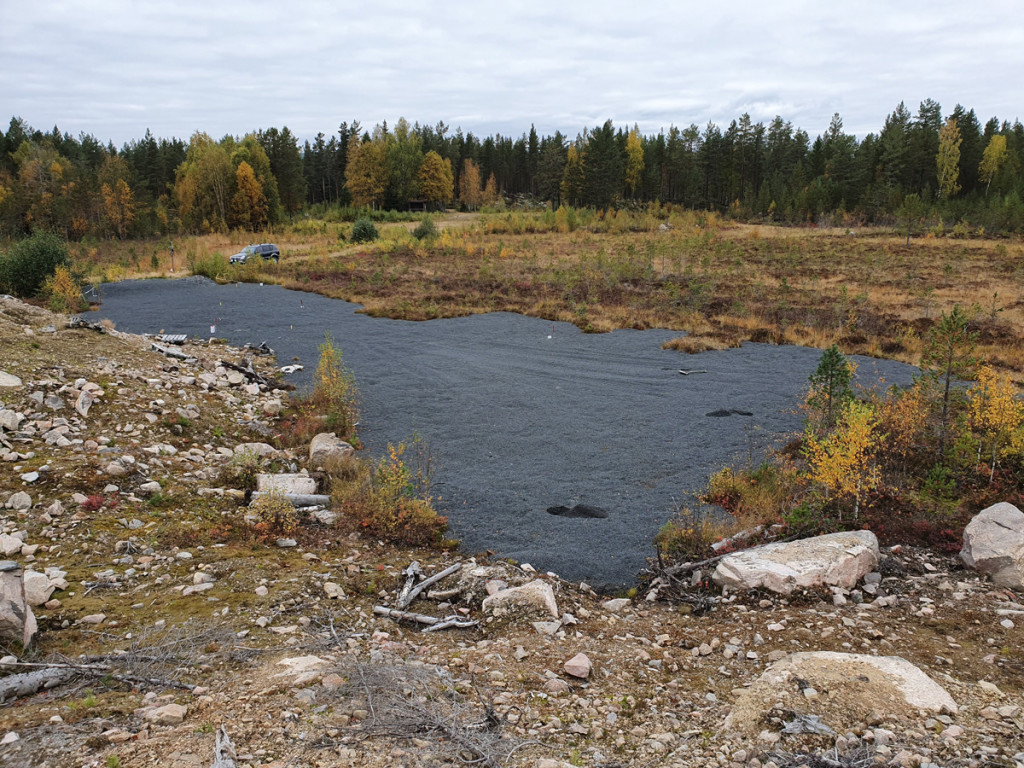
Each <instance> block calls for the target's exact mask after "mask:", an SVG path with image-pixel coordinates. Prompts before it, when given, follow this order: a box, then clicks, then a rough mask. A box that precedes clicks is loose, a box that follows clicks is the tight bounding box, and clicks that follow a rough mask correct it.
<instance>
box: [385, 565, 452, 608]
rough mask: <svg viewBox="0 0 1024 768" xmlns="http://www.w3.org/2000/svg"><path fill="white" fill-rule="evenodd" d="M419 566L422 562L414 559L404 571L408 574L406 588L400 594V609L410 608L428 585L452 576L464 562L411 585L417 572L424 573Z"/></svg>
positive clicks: (420, 574)
mask: <svg viewBox="0 0 1024 768" xmlns="http://www.w3.org/2000/svg"><path fill="white" fill-rule="evenodd" d="M413 566H416V568H415V571H413ZM419 567H420V564H419V563H417V562H416V561H415V560H414V561H413V562H412V563H410V564H409V567H408V568H406V569H405V570H404V571H403V572H402V573H404V574H405V575H406V582H405V588H404V589H403V590H402V593H401V594H400V595H399V596H398V603H397V605H398V607H399V608H400V609H403V610H404V609H405V608H408V607H409V605H410V604H411V603H412V601H413V600H415V599H416V598H417V597H419V595H420V593H421V592H422V591H423V590H425V589H426V588H427V587H429V586H431V585H432V584H436V583H437V582H439V581H440V580H441V579H443V578H445V577H447V576H451V575H452V574H453V573H455V572H456V571H458V570H459V569H460V568H462V563H455V565H450V566H448V567H447V568H445V569H444V570H443V571H441V572H440V573H436V574H434V575H433V576H431V577H430V578H427V579H424V580H423V581H421V582H420V583H419V584H416V586H411V584H410V581H412V580H415V578H416V574H418V575H419V576H422V575H423V573H422V571H420V570H419Z"/></svg>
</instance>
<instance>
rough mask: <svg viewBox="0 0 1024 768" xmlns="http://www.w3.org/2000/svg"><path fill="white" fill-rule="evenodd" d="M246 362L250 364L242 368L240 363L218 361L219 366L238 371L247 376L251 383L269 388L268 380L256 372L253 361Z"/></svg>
mask: <svg viewBox="0 0 1024 768" xmlns="http://www.w3.org/2000/svg"><path fill="white" fill-rule="evenodd" d="M246 362H247V363H248V365H245V366H242V365H239V364H238V363H232V362H231V361H229V360H218V361H217V365H223V366H224V367H225V368H230V369H231V370H232V371H238V372H239V373H240V374H242V375H243V376H245V378H247V379H248V380H249V381H253V382H256V383H257V384H263V385H264V386H267V385H268V383H269V382H268V381H267V378H266V377H265V376H262V375H261V374H259V373H256V371H255V370H254V369H253V367H252V361H251V360H247V361H246Z"/></svg>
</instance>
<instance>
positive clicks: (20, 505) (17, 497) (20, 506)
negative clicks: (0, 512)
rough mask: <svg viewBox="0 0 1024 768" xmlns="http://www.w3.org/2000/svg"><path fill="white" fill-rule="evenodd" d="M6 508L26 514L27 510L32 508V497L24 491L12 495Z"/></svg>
mask: <svg viewBox="0 0 1024 768" xmlns="http://www.w3.org/2000/svg"><path fill="white" fill-rule="evenodd" d="M5 506H6V507H7V508H8V509H13V510H14V511H16V512H24V511H25V510H27V509H31V508H32V497H31V496H29V495H28V494H27V493H25V492H24V491H18V492H17V493H12V494H11V495H10V497H8V499H7V504H6V505H5Z"/></svg>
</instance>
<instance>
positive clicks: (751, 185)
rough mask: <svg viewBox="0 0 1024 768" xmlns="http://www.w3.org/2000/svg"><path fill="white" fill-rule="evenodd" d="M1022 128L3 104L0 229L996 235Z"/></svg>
mask: <svg viewBox="0 0 1024 768" xmlns="http://www.w3.org/2000/svg"><path fill="white" fill-rule="evenodd" d="M1022 199H1024V125H1022V124H1021V123H1020V121H1019V120H1015V121H1014V122H1012V123H1011V122H1009V121H1006V120H1002V121H1001V120H1000V119H999V118H997V117H992V118H989V119H987V120H986V121H985V123H984V124H982V122H981V121H980V120H979V118H978V116H977V115H976V114H975V112H974V110H973V109H967V108H965V107H963V106H960V105H957V106H956V107H955V108H953V110H952V111H950V112H949V113H948V114H945V115H943V111H942V108H941V106H940V105H939V104H938V103H936V102H934V101H932V100H925V101H924V102H922V103H921V104H920V105H919V107H918V109H917V111H916V113H912V112H911V111H910V109H909V108H908V107H906V105H905V104H903V103H901V104H899V105H898V106H897V107H896V108H895V109H894V110H893V111H892V113H891V114H889V115H888V116H886V117H885V118H884V120H883V122H882V125H881V126H880V128H879V130H878V131H877V132H876V133H869V134H868V135H866V136H865V137H863V138H862V139H858V138H857V137H856V136H854V135H851V134H849V133H846V132H845V131H844V128H843V121H842V119H841V117H840V116H839V115H838V114H836V115H834V116H833V118H832V121H831V123H830V125H829V126H828V129H827V130H826V131H825V132H824V133H822V134H821V135H818V136H815V137H814V138H812V137H811V136H810V135H809V134H808V133H807V131H805V130H803V129H802V128H799V127H795V126H793V125H792V124H791V123H790V122H787V121H786V120H785V119H784V118H783V117H776V118H775V119H773V120H772V121H771V122H769V123H768V124H765V123H755V122H753V120H752V119H751V118H750V116H749V115H747V114H744V115H742V116H741V117H739V118H738V119H736V120H733V121H732V122H731V123H730V124H729V125H728V126H727V127H725V128H723V127H721V126H719V125H716V124H714V123H708V124H707V125H705V126H703V127H701V126H698V125H696V124H691V125H689V126H688V127H685V128H678V127H676V126H672V127H670V128H669V129H668V130H667V131H661V132H659V133H657V134H655V135H644V134H641V133H640V132H639V131H638V129H637V128H636V127H633V128H629V127H628V126H615V125H613V123H612V122H611V121H610V120H609V121H607V122H605V123H604V124H603V125H601V126H599V127H594V128H589V129H584V130H583V131H581V132H580V133H578V134H577V135H576V136H575V138H570V137H569V136H566V135H563V134H562V133H560V132H556V133H555V134H554V135H551V136H539V135H538V133H537V131H536V130H535V129H534V128H533V127H531V128H530V130H529V132H527V133H523V134H522V135H521V136H519V137H512V136H502V135H494V136H487V137H485V138H482V139H481V138H479V137H477V136H475V135H474V134H472V133H463V132H462V131H461V130H460V129H455V130H452V129H451V128H450V127H449V126H447V125H445V124H444V123H438V124H437V125H434V126H429V125H420V124H419V123H414V124H410V123H409V122H408V121H406V120H405V119H404V118H403V119H400V120H399V121H398V122H397V123H396V124H395V125H394V126H389V125H388V124H387V123H384V124H381V125H377V126H375V127H374V128H373V129H372V130H366V129H364V128H363V127H362V126H361V125H360V124H359V122H357V121H353V122H352V123H348V122H343V123H341V124H340V125H339V127H338V129H337V130H336V131H335V132H334V133H332V134H331V135H326V134H324V133H320V134H317V136H316V137H315V138H314V139H313V140H312V141H304V142H300V141H299V139H298V138H297V137H296V136H295V135H294V134H293V133H292V132H291V131H290V130H289V129H288V128H287V127H282V128H267V129H260V130H256V131H254V132H252V133H249V134H246V135H245V136H243V137H240V138H239V137H234V136H225V137H223V138H221V139H219V140H216V139H214V138H212V137H211V136H209V135H208V134H206V133H202V132H196V133H195V134H193V135H192V136H191V137H190V138H189V139H188V140H187V141H186V140H184V139H182V138H178V137H172V138H156V137H154V136H153V135H152V134H151V133H150V132H149V131H147V132H146V133H145V135H144V136H142V137H140V138H138V139H136V140H132V141H130V142H128V143H126V144H125V145H124V146H122V147H120V148H117V147H115V146H114V145H113V143H111V142H107V143H106V144H104V143H103V142H102V141H101V140H100V139H98V138H96V137H94V136H91V135H87V134H85V133H82V134H80V135H79V136H78V137H77V138H76V137H74V136H73V135H71V133H69V132H66V131H64V132H62V131H61V130H60V128H58V127H54V128H53V129H52V130H50V131H48V132H46V131H42V130H37V129H35V128H33V127H31V126H29V125H28V124H26V123H25V121H23V120H22V119H20V118H17V117H15V118H12V119H11V121H10V125H9V126H8V129H7V130H6V132H0V235H3V236H6V237H8V238H15V239H17V238H20V237H22V236H24V235H27V234H30V233H33V232H36V231H40V230H48V231H53V232H56V233H57V234H60V235H62V236H63V237H65V238H68V239H71V240H78V239H82V238H85V237H97V238H99V237H103V238H131V237H153V236H161V235H169V234H178V233H203V232H216V231H226V230H230V229H236V228H238V229H248V230H254V231H255V230H265V229H268V228H271V227H273V226H274V225H275V224H277V223H279V222H281V221H285V220H288V219H289V218H290V217H294V216H295V215H296V214H297V213H299V212H300V211H305V212H310V213H313V214H318V213H324V212H326V211H327V210H329V209H331V208H342V209H354V208H366V207H371V208H375V209H381V210H391V209H394V210H404V209H407V208H408V207H409V206H410V203H411V202H415V203H416V204H418V205H422V206H426V207H428V208H440V207H444V206H457V207H459V208H462V209H464V210H475V209H478V208H480V207H486V206H502V205H508V206H527V207H529V206H539V205H544V204H550V205H551V206H552V207H553V208H557V207H559V206H562V205H565V206H569V207H590V208H597V209H607V208H628V207H639V206H643V205H645V204H648V203H653V202H658V203H661V204H671V205H679V206H684V207H686V208H691V209H701V210H714V211H718V212H720V213H723V214H726V215H729V216H731V217H733V218H735V219H737V220H744V221H757V222H777V223H781V224H793V225H823V224H828V225H838V226H855V225H873V224H878V225H894V224H895V225H898V224H899V223H900V221H901V219H902V220H906V221H908V222H909V221H911V220H913V221H918V222H920V221H926V222H930V223H931V224H932V225H933V226H939V227H942V226H946V227H949V228H953V227H960V228H961V231H965V230H966V231H968V232H971V233H975V234H978V233H988V234H993V235H999V234H1008V233H1019V232H1021V231H1024V202H1022Z"/></svg>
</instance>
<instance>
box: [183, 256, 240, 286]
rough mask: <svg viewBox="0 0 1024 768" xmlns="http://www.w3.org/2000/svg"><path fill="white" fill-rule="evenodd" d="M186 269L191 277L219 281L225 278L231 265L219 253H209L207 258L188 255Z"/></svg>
mask: <svg viewBox="0 0 1024 768" xmlns="http://www.w3.org/2000/svg"><path fill="white" fill-rule="evenodd" d="M188 269H189V271H190V272H191V273H192V274H193V275H202V276H203V277H208V278H210V279H211V280H219V279H223V278H225V277H226V276H227V274H228V270H229V269H231V264H230V263H229V262H228V259H227V257H226V256H222V255H221V254H219V253H211V254H209V255H207V256H199V255H193V254H189V257H188Z"/></svg>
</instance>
